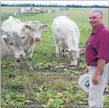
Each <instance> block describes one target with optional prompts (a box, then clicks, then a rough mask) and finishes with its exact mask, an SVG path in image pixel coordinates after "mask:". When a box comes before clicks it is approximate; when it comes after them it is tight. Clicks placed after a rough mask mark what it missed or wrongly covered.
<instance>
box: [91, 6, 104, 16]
mask: <svg viewBox="0 0 109 108" xmlns="http://www.w3.org/2000/svg"><path fill="white" fill-rule="evenodd" d="M90 12H98V13H99V15H100V16H102V17H103V10H102V9H101V8H92V9H90Z"/></svg>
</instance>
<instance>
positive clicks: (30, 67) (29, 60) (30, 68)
mask: <svg viewBox="0 0 109 108" xmlns="http://www.w3.org/2000/svg"><path fill="white" fill-rule="evenodd" d="M32 55H33V52H32V53H31V54H30V55H29V57H28V67H29V71H33V67H32Z"/></svg>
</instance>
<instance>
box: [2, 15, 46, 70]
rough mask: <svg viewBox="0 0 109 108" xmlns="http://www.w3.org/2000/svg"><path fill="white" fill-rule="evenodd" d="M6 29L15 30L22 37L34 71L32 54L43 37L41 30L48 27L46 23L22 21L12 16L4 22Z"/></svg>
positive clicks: (30, 67) (30, 66)
mask: <svg viewBox="0 0 109 108" xmlns="http://www.w3.org/2000/svg"><path fill="white" fill-rule="evenodd" d="M2 28H3V29H4V30H8V31H10V30H12V29H13V30H14V31H16V32H17V33H18V34H19V36H20V37H21V38H22V42H23V48H24V51H25V52H26V54H27V56H28V59H29V63H28V64H29V65H28V66H29V69H30V71H33V67H32V55H33V52H34V49H35V46H36V43H37V42H38V41H40V39H41V32H42V31H43V30H45V29H46V28H47V25H46V24H41V23H40V22H39V21H27V22H21V21H19V20H18V19H16V18H14V17H12V16H10V17H9V19H7V20H5V21H4V22H3V24H2Z"/></svg>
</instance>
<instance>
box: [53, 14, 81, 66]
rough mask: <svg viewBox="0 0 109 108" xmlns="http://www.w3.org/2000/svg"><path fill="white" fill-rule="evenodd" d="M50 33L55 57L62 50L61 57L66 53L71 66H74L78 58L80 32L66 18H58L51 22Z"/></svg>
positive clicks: (74, 24) (73, 23)
mask: <svg viewBox="0 0 109 108" xmlns="http://www.w3.org/2000/svg"><path fill="white" fill-rule="evenodd" d="M52 32H53V37H54V41H55V46H56V56H59V54H60V50H59V46H61V49H62V55H65V52H66V51H67V52H68V55H69V60H70V62H71V65H72V66H73V65H74V66H76V65H77V64H78V58H79V49H78V44H79V37H80V32H79V29H78V26H77V25H76V23H75V22H73V21H72V20H70V19H69V18H67V17H66V16H58V17H56V18H55V19H54V20H53V23H52Z"/></svg>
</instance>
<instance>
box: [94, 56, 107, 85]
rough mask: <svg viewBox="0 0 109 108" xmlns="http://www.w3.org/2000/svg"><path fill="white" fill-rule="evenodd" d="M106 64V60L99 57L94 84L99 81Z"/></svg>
mask: <svg viewBox="0 0 109 108" xmlns="http://www.w3.org/2000/svg"><path fill="white" fill-rule="evenodd" d="M104 65H105V60H104V59H101V58H99V59H98V64H97V68H96V72H95V74H94V76H93V79H92V82H93V84H98V83H99V78H100V75H101V73H102V72H103V68H104Z"/></svg>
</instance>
